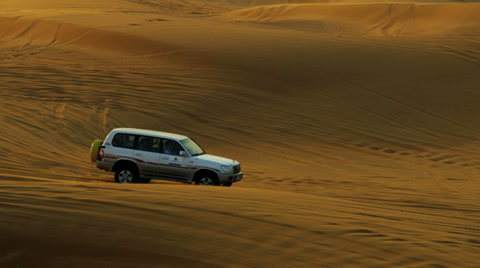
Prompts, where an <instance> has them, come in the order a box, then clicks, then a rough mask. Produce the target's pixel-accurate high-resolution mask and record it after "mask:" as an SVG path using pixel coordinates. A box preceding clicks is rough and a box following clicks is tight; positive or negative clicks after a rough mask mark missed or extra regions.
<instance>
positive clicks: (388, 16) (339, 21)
mask: <svg viewBox="0 0 480 268" xmlns="http://www.w3.org/2000/svg"><path fill="white" fill-rule="evenodd" d="M479 13H480V4H417V3H396V4H392V3H385V4H383V3H370V4H331V5H324V4H304V5H272V6H261V7H253V8H248V9H241V10H235V11H232V12H230V13H227V14H226V15H225V16H226V17H230V18H231V20H236V21H249V22H257V23H263V24H270V25H277V26H282V27H288V28H294V29H301V30H307V31H314V32H322V33H335V34H355V35H364V34H370V35H378V34H382V35H389V36H390V35H393V36H397V35H408V36H412V35H413V36H415V35H419V34H445V33H451V34H455V35H478V34H479V32H478V31H479V29H480V25H479V22H478V14H479Z"/></svg>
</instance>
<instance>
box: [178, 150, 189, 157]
mask: <svg viewBox="0 0 480 268" xmlns="http://www.w3.org/2000/svg"><path fill="white" fill-rule="evenodd" d="M180 156H183V157H187V156H188V154H187V152H185V151H180Z"/></svg>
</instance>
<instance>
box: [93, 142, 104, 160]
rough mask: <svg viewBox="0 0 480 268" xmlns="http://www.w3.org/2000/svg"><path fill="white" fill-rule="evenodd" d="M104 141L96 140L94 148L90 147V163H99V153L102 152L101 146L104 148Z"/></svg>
mask: <svg viewBox="0 0 480 268" xmlns="http://www.w3.org/2000/svg"><path fill="white" fill-rule="evenodd" d="M102 144H103V140H94V141H93V142H92V146H90V161H92V162H97V159H98V152H99V151H100V146H102Z"/></svg>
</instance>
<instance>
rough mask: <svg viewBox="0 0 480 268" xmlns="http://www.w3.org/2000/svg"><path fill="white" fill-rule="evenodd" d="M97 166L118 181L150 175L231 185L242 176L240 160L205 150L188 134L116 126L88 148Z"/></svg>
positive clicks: (143, 178)
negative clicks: (111, 174) (113, 174)
mask: <svg viewBox="0 0 480 268" xmlns="http://www.w3.org/2000/svg"><path fill="white" fill-rule="evenodd" d="M90 155H91V160H92V162H96V163H97V167H98V168H99V169H103V170H106V171H113V172H115V181H116V182H118V183H131V182H143V183H148V182H150V180H151V179H161V180H171V181H180V182H185V183H192V182H195V184H201V185H223V186H231V185H232V183H234V182H237V181H240V180H242V177H243V172H242V171H241V168H240V163H239V162H237V161H235V160H232V159H228V158H223V157H219V156H215V155H210V154H207V153H206V152H205V151H204V150H203V149H202V148H201V147H200V146H199V145H198V144H197V143H196V142H195V141H193V140H192V139H190V138H189V137H186V136H183V135H177V134H171V133H166V132H159V131H152V130H144V129H135V128H116V129H114V130H112V131H111V132H110V133H109V134H108V135H107V138H106V139H105V141H102V140H95V141H94V142H93V143H92V147H91V149H90Z"/></svg>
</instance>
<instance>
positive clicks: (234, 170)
mask: <svg viewBox="0 0 480 268" xmlns="http://www.w3.org/2000/svg"><path fill="white" fill-rule="evenodd" d="M240 171H242V168H241V167H240V165H238V166H233V173H239V172H240Z"/></svg>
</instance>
